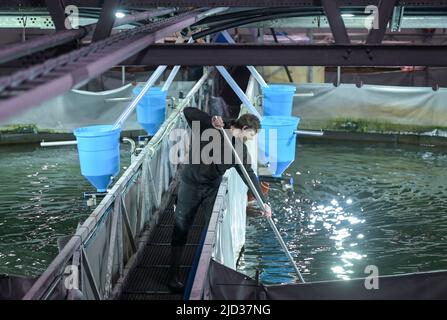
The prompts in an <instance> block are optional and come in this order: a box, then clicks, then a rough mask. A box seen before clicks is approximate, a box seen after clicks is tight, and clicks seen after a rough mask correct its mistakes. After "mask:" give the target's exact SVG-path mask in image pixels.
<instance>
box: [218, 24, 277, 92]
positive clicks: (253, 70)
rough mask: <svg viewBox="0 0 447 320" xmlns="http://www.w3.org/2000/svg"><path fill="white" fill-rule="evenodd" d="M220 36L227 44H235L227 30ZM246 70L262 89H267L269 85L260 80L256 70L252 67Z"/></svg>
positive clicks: (260, 77) (262, 79)
mask: <svg viewBox="0 0 447 320" xmlns="http://www.w3.org/2000/svg"><path fill="white" fill-rule="evenodd" d="M222 35H223V36H224V37H225V39H226V40H227V41H228V43H231V44H234V43H236V42H235V41H234V39H233V38H232V37H231V35H230V34H229V33H228V31H227V30H224V31H222ZM247 69H248V70H250V73H251V74H252V76H253V77H254V78H255V79H256V81H258V83H259V85H260V86H261V87H263V88H267V87H268V86H269V85H268V84H267V82H265V80H264V78H262V76H261V74H260V73H259V72H258V70H256V68H255V67H254V66H247Z"/></svg>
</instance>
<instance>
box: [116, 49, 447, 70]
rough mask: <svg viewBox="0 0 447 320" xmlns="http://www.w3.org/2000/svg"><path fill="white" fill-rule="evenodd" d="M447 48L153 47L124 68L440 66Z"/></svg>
mask: <svg viewBox="0 0 447 320" xmlns="http://www.w3.org/2000/svg"><path fill="white" fill-rule="evenodd" d="M446 54H447V46H445V45H436V46H430V45H286V44H272V45H268V44H234V45H229V44H193V45H184V44H175V45H171V44H160V45H151V46H150V47H148V48H147V49H145V50H144V51H142V52H140V53H139V54H138V55H137V56H135V57H132V58H131V59H128V60H126V61H124V62H123V64H125V65H162V64H164V65H182V66H206V65H211V66H213V65H227V66H228V65H233V66H246V65H258V66H281V65H287V66H370V67H377V66H407V65H409V66H438V67H446V66H447V59H445V56H446Z"/></svg>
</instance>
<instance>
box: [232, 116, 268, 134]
mask: <svg viewBox="0 0 447 320" xmlns="http://www.w3.org/2000/svg"><path fill="white" fill-rule="evenodd" d="M260 128H261V122H260V121H259V119H258V117H256V116H254V115H252V114H249V113H246V114H243V115H242V116H240V117H239V118H238V119H236V120H234V121H233V122H232V123H231V130H232V133H233V135H234V136H237V137H239V138H241V139H243V140H251V139H253V138H254V136H255V135H256V134H257V133H258V130H259V129H260Z"/></svg>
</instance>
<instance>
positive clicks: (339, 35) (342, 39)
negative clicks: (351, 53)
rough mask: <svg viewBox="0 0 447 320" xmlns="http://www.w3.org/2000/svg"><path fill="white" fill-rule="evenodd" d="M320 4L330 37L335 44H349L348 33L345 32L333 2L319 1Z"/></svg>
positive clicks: (336, 6)
mask: <svg viewBox="0 0 447 320" xmlns="http://www.w3.org/2000/svg"><path fill="white" fill-rule="evenodd" d="M321 3H322V5H323V8H324V12H325V13H326V17H327V19H328V22H329V25H330V27H331V31H332V35H333V36H334V40H335V43H336V44H349V43H351V41H350V40H349V36H348V32H347V31H346V26H345V23H344V21H343V19H342V17H341V12H340V8H339V7H338V5H337V2H336V1H334V0H321Z"/></svg>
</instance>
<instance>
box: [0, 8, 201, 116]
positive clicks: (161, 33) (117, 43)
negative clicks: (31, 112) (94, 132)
mask: <svg viewBox="0 0 447 320" xmlns="http://www.w3.org/2000/svg"><path fill="white" fill-rule="evenodd" d="M202 11H203V10H193V11H190V12H186V13H183V14H179V15H178V16H175V17H172V18H169V19H165V20H163V21H160V22H155V23H152V24H150V25H147V26H143V27H140V28H135V29H132V30H129V31H125V32H120V33H118V34H116V35H113V36H111V37H109V38H107V39H105V40H102V41H99V42H96V43H93V44H91V45H90V46H88V47H84V48H82V49H78V50H75V51H72V52H70V53H68V54H64V55H62V56H60V57H57V58H53V59H50V60H48V61H46V62H45V63H42V64H39V65H36V66H33V67H31V68H28V69H25V70H22V71H19V72H16V73H13V74H12V75H10V76H7V77H2V78H0V119H5V118H7V117H10V116H12V115H14V114H16V113H19V112H23V111H25V110H27V109H29V108H32V107H35V106H38V105H39V104H40V103H42V102H44V101H46V100H48V99H50V98H53V97H56V96H58V95H60V94H62V93H65V92H67V91H69V90H70V89H73V88H76V87H78V86H80V85H82V84H84V83H85V82H86V81H88V80H90V79H92V78H94V77H96V76H98V75H100V74H101V73H103V72H105V71H107V70H108V69H110V68H112V67H113V66H115V65H118V64H120V63H121V62H122V61H123V60H125V59H127V58H129V57H131V56H133V55H136V54H137V53H138V52H140V51H141V50H143V49H144V48H146V47H147V46H149V45H151V44H153V43H154V42H155V41H157V40H159V39H162V38H164V37H166V36H168V35H171V34H172V33H174V32H177V31H180V30H182V29H184V28H186V27H188V26H190V25H191V24H193V23H194V22H196V20H197V17H198V16H199V15H200V13H201V12H202Z"/></svg>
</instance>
